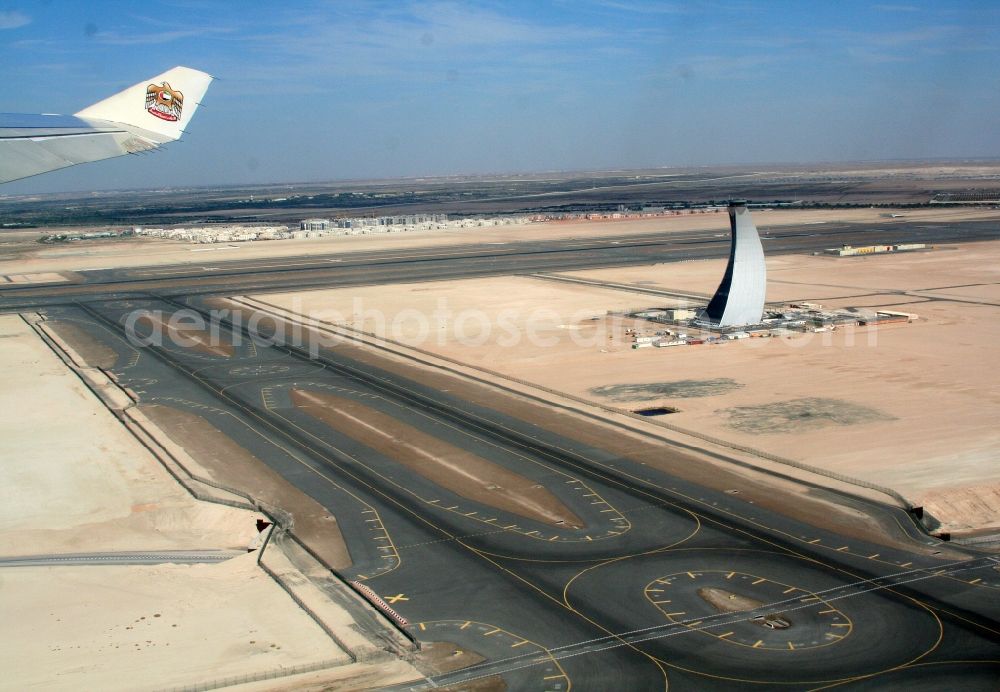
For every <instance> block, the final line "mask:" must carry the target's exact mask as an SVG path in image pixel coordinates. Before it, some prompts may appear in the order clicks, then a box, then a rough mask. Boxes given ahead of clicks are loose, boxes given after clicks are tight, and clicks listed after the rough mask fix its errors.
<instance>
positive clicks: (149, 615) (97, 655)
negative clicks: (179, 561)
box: [0, 554, 350, 690]
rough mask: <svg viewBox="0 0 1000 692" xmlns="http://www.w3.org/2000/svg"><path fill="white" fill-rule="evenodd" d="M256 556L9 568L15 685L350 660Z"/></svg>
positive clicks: (179, 681) (7, 658)
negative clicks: (165, 562) (201, 561)
mask: <svg viewBox="0 0 1000 692" xmlns="http://www.w3.org/2000/svg"><path fill="white" fill-rule="evenodd" d="M255 559H256V556H255V555H252V554H248V555H246V556H244V557H239V558H235V559H233V560H228V561H226V562H223V563H221V564H216V565H158V566H144V567H127V566H119V567H106V566H84V567H18V568H10V569H5V570H4V571H3V575H2V577H3V590H4V598H3V599H2V603H0V612H2V616H3V620H4V623H5V625H4V627H3V628H0V667H2V668H3V670H4V682H3V686H4V687H6V688H8V689H28V688H33V687H40V688H44V689H51V690H62V689H65V690H80V689H100V690H135V689H150V688H154V689H160V688H164V687H171V686H181V685H192V684H195V683H197V682H202V681H207V680H217V679H221V678H226V677H228V676H232V675H240V674H246V673H257V672H263V671H270V670H277V669H278V668H280V667H282V666H286V667H287V666H296V665H303V664H310V663H316V662H320V661H325V660H330V661H331V662H333V661H336V662H337V663H338V664H345V663H348V662H349V661H350V659H348V658H347V657H346V655H344V654H343V653H341V652H339V651H338V650H337V649H335V648H334V647H333V646H332V645H331V642H330V640H329V638H328V637H326V635H325V634H324V633H323V631H322V630H321V629H320V628H319V627H318V626H317V625H316V624H315V623H314V622H313V621H312V620H310V619H309V618H308V617H307V616H306V615H305V613H303V612H302V611H300V610H299V609H298V607H297V606H295V605H294V604H293V603H292V601H291V599H289V598H288V595H287V594H285V593H284V592H283V591H282V590H281V589H280V588H279V587H278V586H277V585H276V584H275V583H274V582H273V581H272V580H271V578H270V577H269V576H268V575H267V574H265V573H264V572H263V571H262V570H261V569H260V568H259V567H257V565H256V562H255Z"/></svg>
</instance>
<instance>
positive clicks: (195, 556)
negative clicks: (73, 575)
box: [0, 550, 246, 567]
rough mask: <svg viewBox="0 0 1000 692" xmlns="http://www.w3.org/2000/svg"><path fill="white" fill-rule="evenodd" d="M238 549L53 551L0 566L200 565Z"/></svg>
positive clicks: (7, 559) (233, 554)
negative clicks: (100, 551)
mask: <svg viewBox="0 0 1000 692" xmlns="http://www.w3.org/2000/svg"><path fill="white" fill-rule="evenodd" d="M244 554H246V553H245V551H239V550H154V551H149V552H145V551H138V550H120V551H115V552H102V553H58V554H56V553H52V554H46V555H18V556H16V557H0V567H51V566H56V565H59V566H66V565H161V564H164V563H176V564H197V563H205V562H209V563H211V562H224V561H225V560H229V559H231V558H234V557H236V556H237V555H244Z"/></svg>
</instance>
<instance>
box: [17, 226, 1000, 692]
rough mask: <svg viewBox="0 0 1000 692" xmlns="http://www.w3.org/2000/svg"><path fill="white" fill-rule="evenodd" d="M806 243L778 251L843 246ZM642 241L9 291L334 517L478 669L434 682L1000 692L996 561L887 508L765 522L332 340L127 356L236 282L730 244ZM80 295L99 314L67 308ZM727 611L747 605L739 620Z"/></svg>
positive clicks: (777, 511) (395, 604) (431, 628)
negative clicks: (495, 496) (208, 295)
mask: <svg viewBox="0 0 1000 692" xmlns="http://www.w3.org/2000/svg"><path fill="white" fill-rule="evenodd" d="M809 230H810V233H809V234H805V235H803V236H796V237H795V238H788V239H784V240H781V239H779V240H775V241H769V242H771V243H783V242H787V243H788V244H787V245H785V246H777V245H776V247H787V248H789V249H790V248H792V247H793V246H794V247H797V248H799V249H802V248H808V247H811V246H818V247H822V246H824V245H830V244H833V243H831V236H822V235H820V236H813V235H812V233H811V232H812V231H813V230H814V229H813V227H810V229H809ZM932 231H933V233H934V234H937V235H934V236H933V238H932V237H930V236H926V237H925V236H922V235H920V233H922V232H923V231H922V230H921V229H919V228H908V229H907V228H904V229H901V230H899V233H900V236H901V237H899V238H898V239H899V240H903V239H906V240H915V239H926V240H929V241H930V240H933V241H935V242H942V241H944V240H946V239H950V240H954V239H956V238H958V237H963V236H965V237H970V236H973V235H975V236H976V237H995V235H996V233H997V231H996V229H992V228H990V227H987V226H975V227H972V226H970V227H963V228H952V229H951V230H950V231H948V230H947V229H942V228H936V229H929V230H927V233H928V234H931V233H932ZM853 232H854V231H852V233H853ZM887 232H888V231H886V233H887ZM949 234H950V235H949ZM945 236H947V238H946V237H945ZM836 237H837V238H838V242H843V241H842V239H843V238H846V237H850V236H848V235H841V236H836ZM806 238H812V240H807V239H806ZM817 238H818V239H817ZM623 240H624V239H623ZM879 240H886V241H891V240H892V238H887V237H886V236H885V235H881V234H880V236H879ZM648 241H649V239H648V238H643V239H641V241H640V240H639V239H636V240H635V242H634V243H633V244H632V245H628V246H627V247H625V248H621V247H620V246H618V245H613V244H611V243H609V242H608V241H600V243H594V245H597V246H599V247H587V248H560V243H556V244H554V245H553V246H552V247H551V248H550V249H552V250H553V252H549V251H548V250H547V249H546V246H545V244H536V246H535V247H534V248H533V249H532V248H521V249H520V250H516V249H512V251H511V252H509V253H507V254H505V255H499V256H492V255H490V254H483V255H481V256H479V255H476V254H475V253H471V254H469V255H468V256H463V257H458V258H454V257H452V258H444V257H442V256H431V257H428V258H410V259H409V260H404V259H403V258H401V257H399V256H393V257H391V258H388V259H385V258H381V259H377V258H373V257H368V258H367V259H365V258H359V257H356V256H351V258H352V259H351V262H353V263H354V264H353V265H352V266H347V267H340V266H339V265H338V266H337V268H333V265H335V264H338V263H334V262H329V261H328V260H329V259H330V258H326V259H322V261H324V262H326V263H327V265H325V266H324V268H323V269H322V270H317V269H315V266H314V265H310V266H307V267H305V268H296V269H289V268H273V267H272V268H262V267H260V266H259V265H256V264H250V265H242V266H241V268H240V269H239V271H237V272H236V273H234V274H232V275H231V276H229V277H225V278H220V277H219V276H218V273H219V272H218V271H217V270H212V271H206V272H204V273H206V274H211V276H209V277H207V278H206V277H197V278H194V279H192V278H171V277H170V276H169V275H167V276H160V275H157V276H156V277H155V278H150V277H148V276H131V277H128V276H124V275H121V274H118V273H112V274H102V275H96V276H94V277H92V278H91V280H92V283H91V284H85V285H81V286H73V287H69V288H44V287H35V288H34V289H32V291H31V292H30V293H19V292H13V293H11V292H7V291H3V292H0V297H2V298H3V300H4V301H5V303H6V304H7V305H12V304H14V300H13V296H15V295H17V296H20V298H18V299H17V300H23V301H26V302H23V303H20V304H28V302H30V301H31V300H37V301H40V302H42V303H44V302H45V301H51V302H52V304H53V305H52V306H51V307H49V308H47V309H46V311H47V313H48V316H49V318H50V319H51V320H53V321H56V322H67V323H70V324H73V325H75V326H77V327H78V328H80V329H81V330H83V331H84V332H85V333H86V334H88V335H90V336H91V337H92V338H93V339H95V340H97V341H99V342H100V343H102V344H104V345H105V346H106V347H108V348H109V349H111V350H112V351H113V352H114V353H115V354H116V364H115V365H114V367H113V368H112V371H113V372H114V373H115V375H116V376H117V377H118V379H119V381H120V382H122V384H124V385H125V386H127V387H129V388H131V389H132V390H134V391H135V392H137V394H138V396H139V397H140V399H141V401H143V402H147V403H157V404H160V405H165V406H171V407H174V408H176V409H179V410H182V411H185V412H188V413H192V414H195V415H197V416H200V417H202V418H203V419H204V420H206V421H207V422H209V423H211V424H212V425H213V426H215V427H216V428H217V429H219V430H221V431H223V432H224V433H225V434H226V435H228V436H229V437H230V438H232V439H233V440H234V441H235V442H236V443H238V444H239V445H241V446H243V447H244V448H246V449H247V450H249V451H251V452H252V453H253V454H255V455H256V456H257V457H258V458H260V459H262V460H263V461H264V462H265V463H267V464H268V465H269V466H271V467H272V468H273V469H275V470H276V471H278V472H279V473H281V474H282V475H283V476H284V477H286V478H287V479H288V480H289V481H290V482H292V483H294V484H295V485H296V486H298V487H299V488H301V489H303V490H304V491H305V492H306V493H308V494H309V495H311V496H312V497H314V498H315V499H316V500H317V501H319V502H320V503H322V504H323V505H324V506H325V507H326V508H328V509H329V511H330V512H331V513H333V514H334V515H335V516H336V518H337V520H338V524H339V526H340V529H341V531H342V532H343V533H344V536H345V539H346V541H347V544H348V547H349V549H350V552H351V558H352V561H353V564H352V565H351V567H349V568H347V569H344V570H342V571H341V574H340V576H342V577H343V578H345V579H356V580H360V581H362V582H364V583H365V584H366V585H368V586H369V587H370V588H371V589H373V590H374V591H375V592H376V593H377V594H378V595H379V596H380V597H381V598H383V599H384V600H385V601H386V602H387V603H389V604H390V606H391V607H392V608H393V609H395V610H396V611H397V612H399V613H400V614H401V615H402V616H403V617H405V618H406V619H407V620H408V622H409V623H410V624H409V631H410V632H411V634H412V635H413V636H415V637H416V638H417V639H419V640H423V641H450V642H455V643H457V644H458V645H459V646H460V647H462V648H466V649H468V650H471V651H475V652H477V653H479V654H480V655H482V656H484V657H485V659H486V660H485V661H484V662H483V664H482V665H481V666H479V667H477V668H475V669H469V670H466V671H460V672H456V673H449V674H445V675H442V676H440V678H439V679H436V680H435V682H437V683H440V684H445V683H449V682H459V681H469V680H472V679H477V678H480V677H491V676H495V675H501V676H502V677H503V678H504V679H505V680H506V681H507V684H508V685H509V686H510V687H511V688H514V689H554V690H565V689H568V688H569V687H570V685H572V686H573V687H575V688H576V689H624V688H627V689H637V690H640V689H659V690H662V689H664V688H665V686H666V685H667V684H668V683H669V685H670V687H671V688H672V689H678V690H686V689H691V690H702V689H734V688H744V687H749V688H760V687H766V686H771V685H778V684H780V685H782V686H784V687H786V688H787V689H814V688H816V687H821V686H826V685H838V686H843V687H847V688H858V689H864V688H868V687H871V688H879V687H883V688H884V687H887V686H890V687H891V686H895V685H903V684H906V685H914V684H916V683H918V682H921V681H933V683H934V686H935V688H936V689H958V688H961V689H970V690H974V689H984V690H986V689H990V690H992V689H995V682H996V680H997V679H1000V664H998V663H997V661H1000V598H998V596H1000V570H997V565H996V563H995V562H994V561H993V560H990V559H985V557H984V556H983V555H982V554H979V553H976V552H975V551H972V550H966V549H958V548H951V549H947V548H944V547H943V546H942V547H941V550H940V551H937V548H938V547H939V546H938V544H937V543H936V541H934V540H933V539H931V538H929V537H927V536H926V535H924V534H923V533H922V532H921V531H920V529H919V526H918V525H917V524H916V522H915V521H914V520H913V518H912V517H910V516H909V515H908V514H907V513H906V512H904V511H902V510H900V509H898V508H893V507H890V506H884V505H878V504H875V503H866V502H861V501H859V500H856V499H852V498H849V497H846V496H837V495H836V494H834V493H829V492H825V491H822V490H820V489H817V488H813V489H811V490H810V491H809V492H810V494H817V493H818V494H821V495H822V496H824V497H826V498H828V499H829V500H832V501H836V502H838V503H840V504H842V505H845V506H848V507H850V508H851V509H852V510H853V511H855V512H858V513H861V514H862V515H865V516H867V517H868V518H869V519H870V522H871V524H872V525H873V526H882V527H891V528H887V529H886V531H887V534H889V535H887V537H886V538H885V540H875V539H874V538H872V537H859V536H858V535H856V533H855V532H852V531H850V530H848V529H847V528H845V527H843V526H841V525H839V524H838V523H837V522H836V521H824V520H822V519H820V518H817V519H816V520H811V521H809V522H806V521H804V520H797V519H794V518H792V516H790V515H791V514H794V512H792V511H791V510H790V509H786V510H785V511H781V507H782V505H781V504H780V503H778V505H777V506H772V507H770V508H768V507H766V506H764V505H763V504H761V503H755V502H753V501H752V500H750V499H748V498H749V497H750V496H749V494H748V493H743V494H738V493H736V494H734V493H731V492H727V491H726V490H725V489H724V488H723V487H719V486H718V484H717V483H714V482H711V480H707V481H699V480H692V479H691V478H690V477H688V476H685V475H683V474H676V475H675V474H672V473H668V472H667V471H664V470H662V468H666V467H670V465H671V464H672V465H673V467H675V468H686V467H691V466H693V465H697V464H698V463H699V462H698V461H696V460H695V459H694V458H693V457H692V456H691V452H690V451H689V450H686V449H684V448H683V447H682V446H680V445H671V444H667V443H664V444H663V445H662V449H658V450H657V452H656V453H657V455H658V456H659V457H660V460H661V461H664V463H665V464H666V466H665V467H664V466H661V467H656V468H654V465H651V464H647V463H645V462H644V461H643V459H642V458H641V457H638V456H633V455H632V454H631V453H623V452H621V451H619V450H618V448H617V447H614V446H612V445H611V444H610V442H609V443H608V444H603V443H601V442H600V437H601V435H605V436H607V434H608V433H607V431H606V430H605V429H603V428H601V429H600V434H598V433H597V431H596V429H595V428H594V427H593V425H594V424H589V423H586V422H585V421H582V420H581V421H580V422H579V423H576V422H574V426H575V427H574V428H573V432H572V434H568V433H567V432H566V428H565V427H562V428H560V427H558V426H556V425H555V424H554V423H552V424H550V421H549V420H548V419H545V420H543V419H542V418H541V417H531V416H527V415H523V416H521V415H516V411H514V408H512V407H511V406H509V405H507V402H505V401H502V400H501V399H502V398H503V397H504V395H503V394H502V393H501V392H498V391H496V390H490V391H489V392H473V391H472V389H471V388H470V389H468V390H462V391H459V390H458V389H452V388H451V387H442V386H439V385H437V384H435V383H434V382H431V381H430V380H428V379H426V375H425V374H421V373H418V372H416V371H413V372H408V371H406V370H405V369H402V370H401V369H400V367H399V366H398V364H392V363H390V362H389V361H387V360H380V358H379V357H378V356H377V354H370V353H369V354H366V355H364V356H362V355H360V354H359V353H358V352H357V351H355V350H351V349H350V348H344V347H339V348H334V349H329V350H324V351H322V353H321V354H320V356H321V357H319V358H315V359H311V358H308V357H305V356H304V355H303V354H302V353H300V352H298V351H297V350H296V349H295V348H291V347H287V346H284V345H282V344H280V343H279V344H268V343H264V342H254V341H251V340H250V339H248V338H243V339H241V340H240V342H239V343H231V344H230V346H231V347H232V348H231V351H229V352H226V351H225V350H220V351H215V352H211V351H206V350H205V349H199V348H198V347H197V346H181V345H178V344H175V343H166V344H164V345H162V346H152V347H148V348H137V347H136V346H135V345H133V344H132V343H130V342H129V341H128V340H127V339H126V338H125V337H124V335H123V329H122V324H123V321H124V319H125V318H126V317H127V315H129V314H130V313H131V312H132V311H134V310H136V309H142V308H145V309H152V310H162V311H164V313H165V314H166V315H169V314H171V313H172V312H175V311H177V310H179V309H181V308H182V307H185V306H188V305H190V306H193V307H195V308H199V307H200V306H201V302H200V300H199V299H198V298H184V299H183V300H181V299H178V296H179V295H180V294H182V293H184V292H186V291H192V292H195V293H198V294H201V293H204V292H210V291H212V290H217V289H218V287H219V286H222V285H224V284H226V283H228V282H231V285H230V289H229V290H231V291H235V290H243V287H244V286H249V285H259V284H266V285H268V286H271V287H277V286H292V285H299V284H301V283H303V282H305V283H307V282H311V281H315V282H317V283H324V284H329V285H349V284H351V283H362V282H364V283H372V282H382V281H401V280H414V279H417V278H428V277H431V276H433V277H437V278H441V275H440V274H441V272H444V273H446V274H448V275H453V276H459V275H476V274H481V273H510V272H512V271H524V270H530V271H534V270H539V269H542V268H544V269H546V270H556V269H566V268H570V267H573V266H581V265H582V264H585V263H593V264H594V265H597V264H614V263H637V262H648V261H665V260H669V259H680V258H685V257H690V256H722V255H724V253H725V240H724V239H722V240H721V241H719V239H716V238H714V237H707V236H698V237H695V238H690V239H685V240H681V239H678V238H677V237H676V236H674V237H672V238H670V239H666V238H664V239H662V242H659V243H657V242H652V243H650V242H648ZM588 242H590V241H588ZM688 242H690V243H691V245H690V246H685V245H683V243H688ZM720 242H721V243H722V244H721V245H720V244H719V243H720ZM515 250H516V251H515ZM563 250H564V251H563ZM435 252H439V251H435ZM699 253H700V255H699ZM539 258H543V259H539ZM343 264H349V263H348V262H346V261H345V262H344V263H343ZM188 269H190V267H189V268H188ZM130 271H132V272H134V271H135V270H130ZM157 271H160V270H159V269H158V270H157ZM240 272H246V273H245V274H241V273H240ZM241 277H242V278H241ZM147 279H148V280H147ZM140 287H141V288H140ZM157 287H158V288H157ZM237 287H238V288H237ZM160 289H163V290H162V292H161V293H160V295H158V296H157V295H153V296H151V295H149V292H150V291H152V290H160ZM112 290H113V291H114V292H115V293H119V292H120V295H108V291H112ZM60 291H64V292H63V293H60ZM65 291H69V293H66V292H65ZM73 291H77V292H78V293H76V294H74V293H73ZM85 291H91V293H87V294H86V295H87V296H88V299H87V301H86V302H80V303H79V304H75V305H65V304H64V305H55V303H60V302H61V303H66V301H67V297H68V296H72V295H76V296H77V297H79V296H80V295H81V292H85ZM141 293H145V295H142V294H141ZM243 336H246V334H243ZM470 387H471V385H470ZM303 395H305V396H307V397H314V398H317V397H318V398H322V397H327V398H328V399H331V400H336V401H339V402H342V403H343V407H346V408H349V409H351V410H355V409H357V410H367V411H370V414H369V415H371V416H376V417H377V416H384V417H386V419H391V420H393V421H396V422H397V423H398V424H399V425H402V426H407V428H406V429H407V430H411V431H416V432H415V433H410V434H409V437H408V438H406V439H404V440H403V442H406V443H407V444H405V445H400V444H396V445H395V446H393V445H391V444H388V443H387V442H386V441H385V440H381V439H379V436H378V431H377V430H375V431H366V430H365V429H364V420H363V417H362V418H360V419H357V421H358V422H357V423H356V424H354V425H353V426H351V425H343V420H345V419H343V418H341V419H340V422H341V424H340V425H338V424H337V423H336V421H333V422H331V420H330V419H324V418H323V417H322V416H318V415H316V414H315V411H310V409H309V408H308V407H304V406H303V405H302V396H303ZM352 407H353V408H352ZM553 420H554V418H553ZM417 433H419V434H417ZM425 444H426V445H439V444H446V445H448V446H449V448H450V449H452V450H454V451H453V453H454V454H455V455H459V456H461V455H466V456H470V457H475V458H479V459H483V460H486V461H488V462H492V463H494V464H496V465H499V466H502V467H504V468H506V469H507V470H509V471H510V472H512V473H515V474H517V475H519V476H520V477H522V478H525V479H528V481H529V482H531V483H533V484H534V486H533V487H536V488H544V489H545V490H547V491H548V492H549V493H550V494H551V496H552V497H554V498H556V500H557V501H558V502H559V503H561V504H562V505H563V506H564V507H566V508H568V510H569V511H570V512H571V513H572V514H573V515H574V516H575V517H576V518H577V519H578V520H579V522H578V525H570V524H567V523H566V522H563V524H558V523H553V522H551V521H542V520H539V519H537V518H532V517H530V516H525V515H524V513H523V512H518V511H515V510H512V509H510V508H503V507H501V506H498V505H497V503H495V502H488V501H486V500H484V499H483V498H482V497H480V496H470V495H469V494H468V493H466V492H463V489H462V488H455V487H451V488H449V487H446V486H445V484H442V483H441V482H440V481H439V480H436V479H435V478H434V477H433V476H432V475H429V474H428V473H427V472H422V471H421V468H420V466H419V464H416V463H415V462H414V457H417V458H425V457H422V456H421V454H425V453H426V450H425V449H423V448H422V445H425ZM775 492H776V493H779V492H780V491H775ZM793 501H794V500H792V498H791V497H789V498H788V502H793ZM785 507H788V505H787V504H786V505H785ZM571 523H572V522H571ZM935 552H939V553H940V554H935ZM731 601H733V602H737V603H742V604H744V605H745V606H746V607H747V610H746V611H745V612H743V613H740V614H737V613H735V612H734V610H733V608H732V607H729V606H727V605H726V604H728V603H730V602H731Z"/></svg>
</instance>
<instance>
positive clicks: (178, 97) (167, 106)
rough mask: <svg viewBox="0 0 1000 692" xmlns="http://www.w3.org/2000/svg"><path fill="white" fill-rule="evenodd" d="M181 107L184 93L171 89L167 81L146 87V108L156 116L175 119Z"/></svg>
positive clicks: (178, 116) (179, 115)
mask: <svg viewBox="0 0 1000 692" xmlns="http://www.w3.org/2000/svg"><path fill="white" fill-rule="evenodd" d="M183 108H184V94H182V93H181V92H179V91H175V90H174V89H172V88H171V87H170V84H169V83H168V82H162V83H161V84H160V85H159V86H157V85H156V84H150V85H149V86H148V87H146V110H147V111H149V112H150V113H151V114H152V115H155V116H156V117H157V118H160V119H161V120H170V121H177V120H179V119H180V117H181V110H182V109H183Z"/></svg>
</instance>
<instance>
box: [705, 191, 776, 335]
mask: <svg viewBox="0 0 1000 692" xmlns="http://www.w3.org/2000/svg"><path fill="white" fill-rule="evenodd" d="M729 227H730V229H731V231H732V236H733V239H732V245H731V246H730V248H729V265H728V266H727V267H726V274H725V276H723V277H722V283H720V284H719V288H718V289H717V290H716V291H715V295H714V296H712V300H711V302H710V303H709V304H708V307H707V308H705V311H704V313H702V318H703V319H705V320H708V321H710V322H712V323H713V324H716V325H718V326H720V327H740V326H745V325H751V324H759V323H760V321H761V319H762V318H763V316H764V295H765V293H766V291H767V266H766V265H765V263H764V248H763V247H762V246H761V244H760V236H758V235H757V227H756V226H754V225H753V220H751V218H750V211H749V210H748V209H747V205H746V202H731V203H730V204H729Z"/></svg>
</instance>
